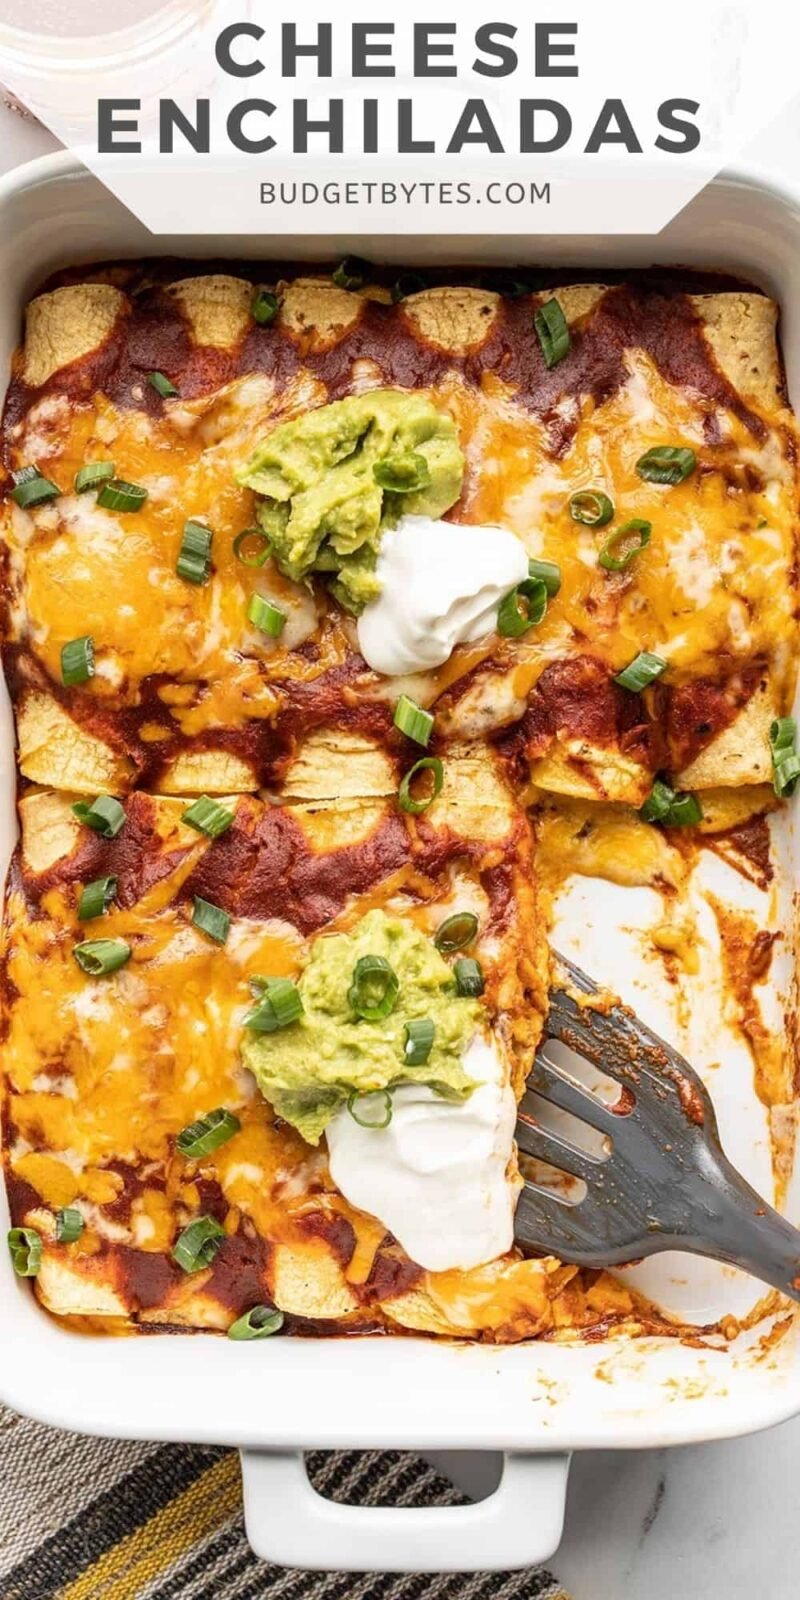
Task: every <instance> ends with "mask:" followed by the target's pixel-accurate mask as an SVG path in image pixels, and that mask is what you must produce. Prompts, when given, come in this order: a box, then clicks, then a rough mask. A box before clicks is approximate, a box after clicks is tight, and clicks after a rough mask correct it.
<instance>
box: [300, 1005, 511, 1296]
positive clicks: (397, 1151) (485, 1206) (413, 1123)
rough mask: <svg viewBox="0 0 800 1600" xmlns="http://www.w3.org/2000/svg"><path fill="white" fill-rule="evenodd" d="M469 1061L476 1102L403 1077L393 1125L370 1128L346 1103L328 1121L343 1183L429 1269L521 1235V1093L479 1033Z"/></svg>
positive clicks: (470, 1260) (479, 1257)
mask: <svg viewBox="0 0 800 1600" xmlns="http://www.w3.org/2000/svg"><path fill="white" fill-rule="evenodd" d="M464 1068H465V1070H466V1071H467V1072H468V1073H469V1075H470V1077H472V1078H474V1079H475V1081H476V1083H477V1084H478V1087H477V1088H476V1089H475V1090H473V1093H472V1094H471V1095H470V1097H469V1099H468V1100H465V1101H463V1102H453V1101H450V1100H445V1099H443V1098H442V1096H441V1095H437V1094H434V1093H433V1090H431V1089H428V1088H425V1087H424V1086H421V1085H420V1086H417V1085H415V1084H404V1085H402V1086H401V1087H400V1088H399V1089H395V1090H394V1092H393V1094H392V1120H391V1122H390V1124H389V1126H388V1128H362V1127H360V1126H359V1124H358V1123H357V1122H355V1121H354V1120H353V1118H352V1117H351V1116H350V1113H349V1112H348V1111H347V1110H345V1111H340V1112H338V1113H337V1115H336V1116H335V1117H334V1118H333V1120H332V1121H331V1122H330V1123H329V1125H328V1133H327V1137H328V1152H329V1158H330V1169H331V1177H332V1178H333V1181H334V1183H335V1184H336V1186H337V1188H338V1189H340V1190H341V1192H342V1194H343V1195H345V1196H346V1198H347V1199H348V1200H349V1201H350V1202H351V1204H352V1205H354V1206H358V1208H359V1210H361V1211H367V1212H369V1213H370V1214H371V1215H372V1216H374V1217H377V1218H378V1220H379V1221H380V1222H383V1223H384V1224H385V1226H386V1227H387V1228H388V1229H389V1230H390V1232H392V1233H393V1234H394V1236H395V1238H396V1239H397V1240H398V1241H399V1243H400V1244H401V1245H402V1247H403V1249H404V1250H405V1251H406V1254H407V1255H409V1256H410V1257H411V1259H412V1261H416V1262H417V1263H418V1264H419V1266H421V1267H425V1268H426V1269H427V1270H428V1271H430V1272H446V1271H447V1270H448V1269H449V1268H452V1267H460V1268H462V1269H464V1270H467V1269H469V1268H470V1267H477V1266H480V1265H481V1263H483V1262H485V1261H493V1260H494V1259H495V1257H497V1256H501V1255H504V1254H505V1252H506V1251H507V1250H510V1248H511V1245H512V1243H513V1238H514V1209H515V1203H516V1188H515V1185H514V1182H513V1179H510V1178H509V1176H508V1164H509V1160H510V1157H511V1152H512V1147H513V1140H514V1124H515V1120H516V1102H515V1100H514V1094H513V1091H512V1089H511V1087H510V1085H509V1084H508V1082H507V1081H506V1078H507V1075H506V1073H505V1072H504V1070H503V1064H502V1061H501V1059H500V1055H499V1053H498V1049H497V1046H496V1044H495V1043H494V1042H493V1041H491V1042H490V1041H488V1040H486V1039H484V1038H482V1037H481V1036H480V1035H477V1036H476V1037H475V1038H474V1039H473V1041H472V1044H471V1045H470V1047H469V1049H468V1050H467V1052H466V1055H465V1056H464Z"/></svg>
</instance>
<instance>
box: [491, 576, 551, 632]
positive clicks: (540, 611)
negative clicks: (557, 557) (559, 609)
mask: <svg viewBox="0 0 800 1600" xmlns="http://www.w3.org/2000/svg"><path fill="white" fill-rule="evenodd" d="M546 610H547V588H546V586H545V584H544V582H543V581H542V579H541V578H526V579H525V581H524V583H518V584H517V587H516V589H512V590H511V593H510V594H507V595H506V597H505V599H504V600H503V601H502V603H501V605H500V609H499V611H498V613H497V631H498V633H499V634H501V636H502V637H503V638H504V639H519V638H521V637H522V634H523V633H527V632H528V629H529V628H535V627H537V625H538V624H539V623H540V622H541V620H542V618H543V616H544V614H545V612H546Z"/></svg>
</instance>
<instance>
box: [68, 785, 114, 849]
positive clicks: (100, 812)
mask: <svg viewBox="0 0 800 1600" xmlns="http://www.w3.org/2000/svg"><path fill="white" fill-rule="evenodd" d="M72 812H73V816H76V817H77V818H78V821H79V822H82V823H83V825H84V827H85V828H91V829H92V831H93V832H94V833H99V834H101V835H102V837H103V838H104V839H116V837H117V834H118V833H119V830H120V828H121V827H122V826H123V824H124V822H125V811H124V808H123V807H122V806H121V805H120V803H119V801H118V800H115V799H114V796H113V795H112V794H99V795H98V796H97V799H96V800H92V801H91V802H89V801H86V800H76V801H75V804H74V806H73V807H72Z"/></svg>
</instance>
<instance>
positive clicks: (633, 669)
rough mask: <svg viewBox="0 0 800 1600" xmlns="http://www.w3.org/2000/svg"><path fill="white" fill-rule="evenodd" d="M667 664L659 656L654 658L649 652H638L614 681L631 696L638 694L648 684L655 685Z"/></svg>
mask: <svg viewBox="0 0 800 1600" xmlns="http://www.w3.org/2000/svg"><path fill="white" fill-rule="evenodd" d="M666 670H667V662H666V661H663V660H662V658H661V656H654V655H653V654H652V652H651V651H650V650H640V652H639V654H638V656H636V657H635V658H634V660H633V661H631V662H630V663H629V665H628V666H627V667H623V669H622V671H621V672H618V673H617V676H616V677H615V679H614V682H615V683H618V684H619V686H620V688H621V689H630V691H631V694H640V693H641V691H642V689H646V688H647V685H648V684H649V683H655V681H656V678H660V677H661V674H662V672H666Z"/></svg>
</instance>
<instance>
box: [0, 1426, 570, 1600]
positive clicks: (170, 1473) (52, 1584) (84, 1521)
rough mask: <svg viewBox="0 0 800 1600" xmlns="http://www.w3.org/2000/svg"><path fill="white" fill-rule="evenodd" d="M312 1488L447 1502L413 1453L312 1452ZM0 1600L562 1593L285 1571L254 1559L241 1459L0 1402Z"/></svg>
mask: <svg viewBox="0 0 800 1600" xmlns="http://www.w3.org/2000/svg"><path fill="white" fill-rule="evenodd" d="M309 1471H310V1474H311V1478H312V1481H313V1483H314V1486H315V1488H317V1489H318V1490H319V1491H320V1493H322V1494H325V1495H327V1496H328V1497H329V1498H331V1499H334V1500H344V1501H350V1502H352V1503H354V1504H360V1505H381V1504H385V1505H400V1506H402V1505H457V1504H458V1503H459V1502H460V1500H461V1496H460V1495H459V1493H458V1491H457V1490H455V1489H454V1488H453V1487H452V1485H451V1484H450V1483H448V1482H447V1481H446V1480H445V1479H444V1478H442V1477H440V1476H438V1475H437V1473H435V1472H434V1470H433V1468H432V1467H430V1466H429V1465H428V1464H427V1463H426V1462H425V1461H422V1460H421V1459H420V1458H419V1457H418V1456H411V1455H405V1454H400V1453H398V1452H397V1451H392V1450H389V1451H386V1452H378V1451H366V1452H341V1453H337V1454H328V1453H323V1452H318V1453H316V1454H314V1455H312V1456H310V1457H309ZM0 1483H1V1484H2V1499H1V1500H0V1504H2V1511H0V1600H567V1597H566V1596H565V1595H564V1594H563V1591H562V1590H560V1589H559V1587H558V1584H557V1583H556V1582H555V1580H554V1579H553V1578H552V1577H551V1575H550V1574H549V1573H547V1572H544V1571H543V1570H536V1571H534V1570H529V1571H527V1572H517V1573H478V1574H475V1575H466V1576H463V1575H462V1576H445V1577H425V1576H422V1575H420V1574H416V1575H414V1574H411V1575H409V1574H405V1575H403V1574H400V1575H391V1576H389V1575H387V1576H380V1575H377V1576H376V1575H375V1574H374V1573H372V1574H369V1575H367V1576H357V1575H355V1574H353V1573H313V1572H287V1571H284V1570H283V1569H281V1568H279V1567H270V1566H268V1565H267V1564H266V1563H265V1562H263V1561H258V1560H257V1559H256V1557H255V1556H254V1555H253V1552H252V1550H251V1549H250V1546H249V1545H248V1543H247V1539H246V1537H245V1532H244V1523H243V1520H242V1492H241V1478H240V1473H239V1458H238V1455H237V1454H236V1452H235V1451H233V1450H218V1449H211V1448H203V1447H201V1446H197V1445H154V1444H130V1443H123V1442H120V1441H117V1440H114V1439H85V1438H82V1437H81V1436H80V1435H77V1434H72V1433H61V1432H59V1431H58V1430H56V1429H55V1428H44V1427H41V1426H40V1425H39V1424H38V1423H34V1422H27V1421H25V1420H24V1419H23V1418H22V1417H18V1416H16V1415H15V1414H14V1413H12V1412H10V1411H6V1410H3V1409H2V1408H0Z"/></svg>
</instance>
